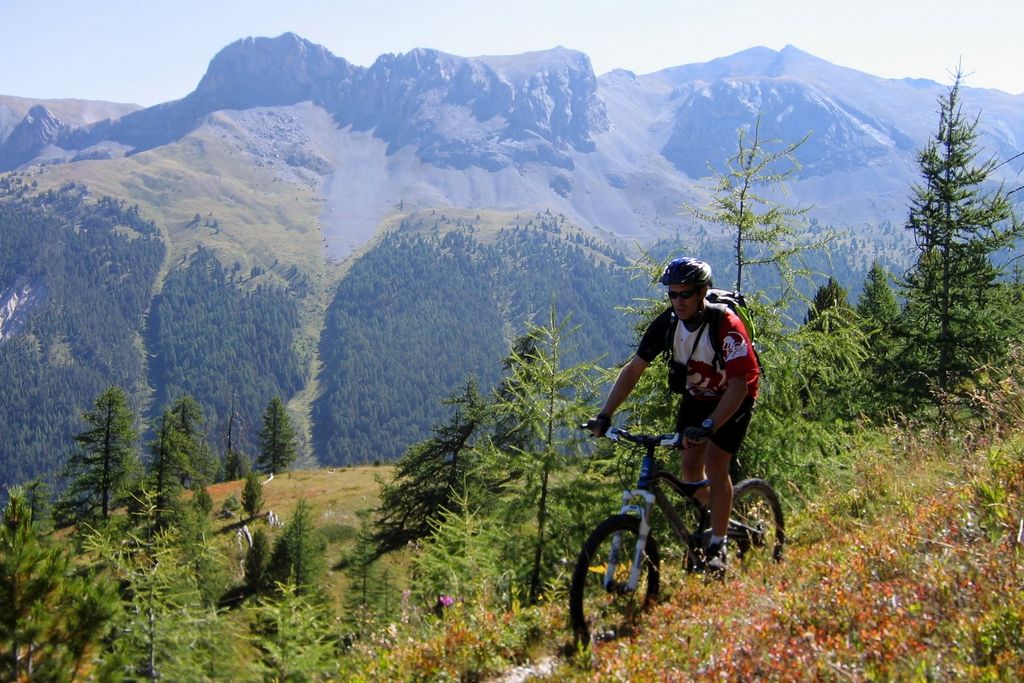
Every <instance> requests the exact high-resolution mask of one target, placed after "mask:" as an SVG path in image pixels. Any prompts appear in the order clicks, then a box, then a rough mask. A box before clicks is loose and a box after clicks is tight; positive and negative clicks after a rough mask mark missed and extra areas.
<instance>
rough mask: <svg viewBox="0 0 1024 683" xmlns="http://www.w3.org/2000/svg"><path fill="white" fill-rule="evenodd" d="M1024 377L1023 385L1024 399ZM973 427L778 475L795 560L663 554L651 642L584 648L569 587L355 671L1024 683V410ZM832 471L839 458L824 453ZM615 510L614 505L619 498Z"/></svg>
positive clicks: (416, 633)
mask: <svg viewBox="0 0 1024 683" xmlns="http://www.w3.org/2000/svg"><path fill="white" fill-rule="evenodd" d="M1017 389H1019V387H1013V388H1012V391H1013V392H1016V391H1017ZM1006 397H1007V399H1008V403H1007V404H1006V405H1004V407H1006V406H1008V407H1009V409H1007V410H1004V411H1003V412H1002V413H1001V415H1000V416H999V417H997V418H996V419H994V420H993V421H992V422H991V423H989V424H988V425H986V426H985V427H983V429H982V431H980V432H979V433H977V434H976V435H973V436H965V437H963V438H955V439H951V438H949V437H944V436H942V435H940V434H937V433H934V432H931V431H929V430H927V429H918V428H915V427H913V426H911V425H901V426H893V427H891V428H889V429H887V430H884V431H882V432H877V433H870V434H869V433H863V434H862V435H861V436H860V437H858V438H857V440H856V442H855V443H851V445H850V447H849V450H847V451H846V452H844V453H843V454H842V457H841V458H840V459H839V460H838V461H837V462H832V463H830V464H828V465H827V467H829V469H830V472H829V474H827V475H825V476H824V477H823V479H822V482H821V485H820V487H819V488H818V489H817V490H816V491H814V492H813V493H805V492H802V491H800V490H799V489H798V488H796V487H795V486H787V484H786V482H779V483H778V486H779V488H780V490H781V491H782V494H783V496H784V497H785V499H786V501H787V504H788V508H789V518H788V521H787V526H788V529H789V531H790V543H789V546H788V548H787V551H786V556H785V559H784V560H783V562H782V563H781V564H778V565H774V566H768V567H744V566H742V564H741V563H739V562H736V561H735V560H734V562H733V565H732V566H731V568H730V573H729V576H728V578H727V579H726V581H725V583H723V584H719V583H717V582H706V581H704V580H703V579H702V578H701V577H699V576H692V575H686V574H684V572H683V571H682V568H681V565H676V566H674V567H673V566H672V565H671V564H669V563H668V562H664V564H663V575H662V585H663V586H665V587H666V589H665V591H664V594H663V599H662V600H661V601H660V602H659V603H658V604H657V605H655V606H653V607H652V608H650V609H649V610H648V611H647V612H645V613H644V614H643V615H641V616H640V618H639V620H638V630H637V632H636V634H635V636H634V637H632V638H629V639H625V638H624V639H620V640H616V641H611V642H604V643H600V644H598V645H597V646H596V647H594V648H593V650H592V651H590V652H585V653H584V652H576V651H573V650H572V648H571V646H570V643H571V636H570V634H569V632H568V629H567V624H566V622H567V615H566V607H565V596H564V591H562V590H559V589H557V587H556V588H555V590H553V592H552V593H551V594H550V596H549V598H548V600H547V601H546V602H545V603H544V604H542V605H540V606H537V607H530V608H527V607H517V608H515V609H513V610H512V611H510V612H507V613H503V614H494V613H490V612H483V611H478V610H475V609H474V608H473V607H472V606H470V605H460V604H458V603H456V604H455V605H453V606H452V607H451V608H449V609H448V611H447V612H446V614H445V616H444V619H443V620H441V621H434V622H433V623H431V624H426V625H424V624H422V623H421V624H420V625H419V626H418V627H413V626H410V625H402V626H401V627H399V628H398V629H397V630H395V631H394V632H392V633H391V635H390V636H389V638H388V640H387V643H386V645H387V647H381V646H380V645H379V644H369V643H368V644H359V645H357V646H356V648H355V649H354V662H353V666H352V668H351V669H350V670H349V673H350V674H351V675H352V676H353V680H365V681H373V680H392V679H394V680H400V679H401V680H408V679H410V678H413V677H415V678H417V679H419V680H452V679H459V680H492V681H523V680H559V681H562V680H580V681H584V680H624V679H628V680H651V681H654V680H658V681H662V680H679V681H684V680H778V681H788V680H858V681H859V680H1005V681H1009V680H1020V678H1021V676H1024V566H1022V565H1024V538H1022V536H1021V534H1022V525H1024V432H1022V431H1021V428H1020V427H1021V424H1022V420H1024V402H1022V400H1021V397H1020V394H1019V393H1008V394H1007V395H1006ZM823 466H826V465H825V464H824V463H823ZM609 502H610V503H611V502H612V501H609Z"/></svg>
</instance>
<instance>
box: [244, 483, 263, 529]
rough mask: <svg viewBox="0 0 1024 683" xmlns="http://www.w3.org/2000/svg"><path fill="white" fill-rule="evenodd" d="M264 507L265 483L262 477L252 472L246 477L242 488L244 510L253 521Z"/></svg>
mask: <svg viewBox="0 0 1024 683" xmlns="http://www.w3.org/2000/svg"><path fill="white" fill-rule="evenodd" d="M262 507H263V482H262V481H261V480H260V475H258V474H257V473H256V472H250V473H249V474H247V475H246V477H245V484H244V485H243V486H242V509H243V510H245V514H247V515H249V519H252V518H253V517H255V516H256V515H258V514H259V513H260V509H261V508H262Z"/></svg>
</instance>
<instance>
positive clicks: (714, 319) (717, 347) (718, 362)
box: [704, 301, 728, 368]
mask: <svg viewBox="0 0 1024 683" xmlns="http://www.w3.org/2000/svg"><path fill="white" fill-rule="evenodd" d="M727 308H728V306H727V305H726V304H713V303H711V302H710V301H709V302H707V303H706V304H705V305H704V310H705V313H704V317H705V320H704V324H705V325H707V327H708V339H709V340H710V341H711V348H712V349H713V350H714V352H715V363H714V364H715V367H716V368H724V367H725V356H723V355H722V318H723V317H724V316H725V311H726V309H727Z"/></svg>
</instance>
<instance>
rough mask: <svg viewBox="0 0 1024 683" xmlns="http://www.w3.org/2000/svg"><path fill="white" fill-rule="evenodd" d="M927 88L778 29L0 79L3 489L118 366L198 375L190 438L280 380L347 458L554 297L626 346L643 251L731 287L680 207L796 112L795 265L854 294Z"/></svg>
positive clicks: (136, 395)
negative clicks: (161, 79) (601, 44)
mask: <svg viewBox="0 0 1024 683" xmlns="http://www.w3.org/2000/svg"><path fill="white" fill-rule="evenodd" d="M946 92H947V86H944V85H941V84H938V83H934V82H930V81H915V80H886V79H881V78H876V77H874V76H870V75H867V74H864V73H859V72H857V71H853V70H850V69H846V68H843V67H839V66H835V65H832V64H829V63H827V62H825V61H822V60H820V59H817V58H815V57H813V56H811V55H808V54H806V53H803V52H801V51H800V50H797V49H796V48H792V47H787V48H785V49H783V50H781V51H778V52H776V51H773V50H767V49H764V48H753V49H750V50H747V51H744V52H741V53H739V54H736V55H732V56H729V57H723V58H721V59H717V60H714V61H711V62H708V63H706V64H694V65H688V66H680V67H676V68H672V69H666V70H664V71H660V72H657V73H653V74H647V75H637V74H633V73H630V72H627V71H622V70H618V71H613V72H610V73H608V74H604V75H602V76H600V77H598V76H596V75H595V74H594V72H593V69H592V67H591V64H590V60H589V59H588V57H587V56H586V55H584V54H582V53H580V52H576V51H573V50H568V49H564V48H560V47H559V48H555V49H553V50H549V51H544V52H536V53H529V54H523V55H515V56H507V57H475V58H465V57H457V56H454V55H449V54H444V53H442V52H437V51H434V50H413V51H412V52H409V53H407V54H402V55H384V56H382V57H380V58H379V59H378V60H377V61H376V62H375V63H374V64H373V65H372V66H370V67H369V68H365V67H360V66H355V65H352V64H350V63H349V62H347V61H346V60H345V59H343V58H341V57H336V56H334V55H332V54H331V53H330V52H328V51H327V50H326V49H324V48H323V47H320V46H317V45H314V44H312V43H310V42H308V41H306V40H303V39H302V38H299V37H298V36H295V35H292V34H285V35H282V36H279V37H277V38H272V39H271V38H255V39H254V38H248V39H245V40H241V41H238V42H236V43H234V44H232V45H229V46H228V47H226V48H224V49H223V50H222V51H221V52H220V53H218V54H217V55H216V56H215V57H214V59H213V60H212V61H211V63H210V66H209V69H208V71H207V73H206V75H205V76H204V77H203V79H202V80H201V81H200V83H199V84H198V85H197V87H196V89H195V91H194V92H192V93H191V94H189V95H188V96H186V97H184V98H182V99H180V100H176V101H173V102H167V103H164V104H160V105H157V106H154V107H149V108H139V107H137V106H134V105H124V104H112V103H106V102H86V101H80V100H52V101H38V100H31V99H26V98H20V97H15V96H0V349H2V353H0V386H2V387H5V388H10V390H9V391H0V424H4V425H7V426H8V427H9V428H8V432H10V434H9V436H10V437H11V438H9V439H8V440H7V441H5V442H4V443H3V444H0V489H2V488H3V485H4V484H7V483H10V482H11V481H24V480H27V479H29V478H31V477H33V476H36V475H43V476H48V477H52V476H53V475H54V474H55V473H56V472H57V471H59V467H60V466H61V464H62V463H63V459H64V457H65V456H66V454H67V453H68V452H69V450H70V448H71V447H72V444H71V442H70V435H71V434H73V433H74V430H75V429H76V425H78V424H79V423H78V421H77V420H78V417H79V416H80V415H81V414H82V411H83V410H85V409H87V408H88V406H89V405H90V404H91V402H92V401H93V399H94V398H95V397H96V396H97V395H98V394H99V393H100V392H101V391H102V390H103V389H105V388H106V387H107V386H109V384H110V383H117V384H119V385H120V386H123V387H125V388H126V389H127V390H128V391H129V393H130V394H131V396H132V401H133V405H136V406H138V407H139V408H140V410H142V411H143V412H144V417H147V418H152V417H153V416H154V415H158V414H159V411H160V410H162V409H163V407H165V405H166V404H167V403H168V402H172V401H174V400H175V399H176V398H179V397H181V396H183V395H190V396H193V397H194V398H196V399H197V400H198V401H199V402H200V404H201V405H202V407H203V409H204V411H205V414H206V415H207V416H208V419H209V422H208V424H207V427H208V432H209V436H210V439H211V441H216V442H218V443H223V441H222V438H223V435H224V434H225V433H226V430H227V426H228V425H242V427H241V429H242V433H241V436H240V439H241V440H240V441H238V440H236V442H235V443H236V444H237V443H241V444H242V446H241V447H242V448H244V449H246V450H248V452H250V453H252V452H253V449H254V445H253V444H254V443H255V435H256V433H257V432H258V425H259V424H260V420H261V411H262V409H263V407H264V406H265V405H266V404H267V402H268V401H269V400H270V399H271V398H272V397H273V396H274V395H281V397H282V398H283V399H284V400H286V401H287V403H288V408H289V410H290V411H291V413H292V414H293V415H295V416H296V418H297V420H298V423H299V427H300V431H301V432H302V435H303V436H302V452H303V454H304V461H305V462H306V463H311V462H320V463H321V464H350V463H358V462H372V461H373V460H375V459H384V460H388V459H393V458H395V457H397V456H398V455H400V454H401V453H402V452H403V451H404V449H405V448H407V447H408V446H409V445H411V444H412V443H415V442H416V441H419V440H420V439H422V438H424V437H426V436H427V435H429V434H430V429H431V427H432V426H433V425H436V424H438V422H439V421H440V420H443V419H445V418H446V416H447V411H448V410H449V407H448V406H446V405H444V404H443V403H442V399H444V397H446V396H450V395H452V394H453V393H459V392H460V391H461V387H462V386H463V383H464V382H465V381H466V380H467V378H469V377H475V378H477V379H479V380H480V382H481V386H482V387H484V388H486V387H488V386H493V383H494V382H496V381H497V380H498V377H499V376H500V373H501V371H502V370H501V369H502V360H503V358H504V357H505V355H506V354H507V351H508V348H509V344H510V342H511V341H512V340H513V339H515V338H516V337H517V336H518V335H520V334H522V332H523V331H524V329H526V327H527V325H528V324H529V323H538V324H544V323H546V322H547V321H548V320H549V318H548V316H549V314H550V312H551V309H552V307H553V306H555V307H557V312H558V314H559V315H560V316H571V317H572V321H573V324H574V325H579V328H580V331H579V333H578V335H577V341H578V342H579V346H578V348H577V350H576V353H577V354H578V355H577V356H576V357H578V358H580V359H590V358H602V359H603V360H601V363H602V364H604V365H613V364H615V363H617V362H620V361H621V360H623V359H625V358H628V356H629V354H630V353H632V349H633V330H632V323H633V322H634V321H633V320H631V319H630V318H629V316H625V315H621V314H620V313H619V311H620V310H621V308H623V307H629V306H632V305H634V304H635V302H636V301H637V299H638V298H642V297H644V296H647V295H650V294H651V290H650V289H649V288H648V286H647V284H648V283H646V282H644V281H642V280H638V279H636V278H635V277H634V272H633V271H632V270H631V269H630V267H629V266H630V265H631V264H632V263H633V261H634V259H635V256H636V248H637V246H638V245H639V246H640V247H643V248H644V249H645V250H648V252H649V253H650V254H652V255H653V257H654V258H656V259H660V258H663V257H664V256H665V255H666V254H667V253H669V252H673V251H678V250H679V249H681V248H685V249H687V250H692V252H693V253H699V254H700V255H701V256H703V257H705V258H707V259H708V260H709V261H711V262H712V263H713V264H714V265H715V268H716V282H721V283H723V284H728V280H729V265H730V261H731V256H730V254H731V252H730V251H729V245H728V244H727V243H726V242H725V240H723V239H721V238H722V233H721V231H720V229H718V228H716V227H715V226H708V225H702V224H700V223H699V222H698V221H697V219H695V218H694V217H693V215H692V214H691V213H689V212H688V211H687V210H686V207H687V206H690V207H696V208H703V207H706V206H707V202H708V199H709V196H710V186H711V181H710V178H709V176H708V174H709V173H710V172H711V171H713V170H720V169H722V168H723V166H724V163H725V161H726V159H728V158H729V157H730V156H732V155H733V154H734V153H735V151H736V148H737V137H738V131H739V130H740V129H741V128H743V127H751V126H753V125H754V123H755V122H756V121H757V120H758V118H759V119H760V135H761V137H762V140H769V141H771V140H777V141H778V142H768V143H766V144H767V145H768V146H769V147H772V148H774V146H775V145H784V144H788V143H793V142H796V141H798V140H801V139H802V138H804V136H806V135H807V134H808V133H810V137H809V138H808V139H807V141H806V142H805V143H804V144H803V145H802V146H801V147H800V149H799V150H798V151H797V154H796V156H797V158H798V159H799V161H800V162H801V164H802V169H801V170H800V171H799V172H798V173H797V174H795V175H794V176H793V178H792V181H791V182H790V183H789V185H788V190H789V194H788V196H786V197H781V196H780V197H779V199H780V200H781V201H783V202H784V203H785V204H786V205H787V206H790V207H795V206H801V207H812V208H810V210H809V212H808V216H809V218H810V220H809V221H808V230H811V231H813V230H817V229H819V227H820V226H822V225H831V226H833V227H834V228H835V229H837V231H839V232H845V234H844V235H843V236H842V237H841V239H840V240H838V241H837V243H836V244H835V245H834V249H833V250H832V252H831V253H830V254H829V255H828V256H827V257H826V256H825V255H823V254H815V255H813V256H814V259H815V260H813V262H810V266H811V267H813V268H815V269H816V270H817V271H819V272H820V273H821V274H822V277H825V276H834V277H835V278H836V279H837V280H839V281H840V282H841V283H842V284H843V285H844V286H845V287H847V288H848V289H849V290H850V291H851V292H855V291H856V290H857V288H859V287H860V285H861V284H862V282H863V278H864V274H865V273H866V271H867V269H868V268H869V267H870V265H871V263H872V262H873V261H875V260H878V261H879V262H881V263H882V264H883V265H885V266H887V267H890V268H891V269H892V270H893V272H899V269H900V268H901V267H902V266H903V265H905V264H906V262H907V258H908V254H910V253H911V252H910V250H909V249H908V248H907V247H908V244H909V237H908V235H907V234H906V231H905V230H903V229H902V225H903V223H904V221H905V220H906V213H907V204H908V201H909V199H908V198H909V196H910V189H911V186H912V184H913V183H914V182H915V181H916V179H917V163H916V154H917V150H918V149H921V148H922V147H923V146H924V144H925V143H926V141H927V140H928V137H929V136H930V135H932V134H933V133H934V131H935V130H936V129H937V127H938V113H937V112H938V105H937V100H938V98H939V97H940V96H942V95H944V94H945V93H946ZM963 101H964V106H965V109H966V110H967V111H968V113H970V114H975V113H979V114H980V117H981V118H980V129H981V131H982V132H983V135H982V138H981V141H982V143H983V144H984V145H985V151H984V152H983V155H989V154H994V155H995V156H997V157H999V158H1001V159H1010V158H1011V157H1012V156H1013V155H1014V154H1016V153H1017V152H1019V151H1020V150H1021V147H1022V141H1024V96H1011V95H1007V94H1005V93H1002V92H997V91H992V90H979V89H972V88H965V89H964V90H963ZM1021 166H1022V162H1021V161H1020V160H1015V161H1013V162H1011V163H1010V164H1007V165H1005V166H1003V167H1002V169H1001V170H1000V172H1001V173H1002V174H1003V178H1004V179H1006V180H1007V181H1008V182H1009V183H1015V184H1019V183H1020V178H1019V177H1018V175H1017V174H1018V172H1019V169H1020V168H1021ZM2 171H6V172H2ZM1015 196H1024V192H1021V193H1017V195H1015ZM752 280H756V277H753V276H752ZM496 281H497V282H498V285H497V286H496V285H495V282H496ZM746 284H749V285H752V286H753V287H754V288H757V287H758V286H760V285H762V284H763V283H758V282H756V281H755V282H747V281H745V285H746ZM236 414H237V416H238V420H237V421H234V420H233V419H232V418H233V416H235V415H236ZM12 425H13V426H16V429H15V428H13V427H10V426H12ZM396 435H400V436H397V437H396Z"/></svg>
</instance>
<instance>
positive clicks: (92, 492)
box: [56, 387, 142, 522]
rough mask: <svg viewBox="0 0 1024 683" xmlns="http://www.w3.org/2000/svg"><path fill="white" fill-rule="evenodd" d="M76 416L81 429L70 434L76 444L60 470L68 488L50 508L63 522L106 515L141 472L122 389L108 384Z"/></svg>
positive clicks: (120, 502)
mask: <svg viewBox="0 0 1024 683" xmlns="http://www.w3.org/2000/svg"><path fill="white" fill-rule="evenodd" d="M82 417H83V419H84V421H85V423H86V429H85V430H84V431H82V432H80V433H78V434H76V435H75V437H74V440H75V444H76V447H77V448H76V450H75V452H74V453H72V454H71V457H70V458H69V459H68V462H67V465H66V467H65V469H64V477H65V478H66V479H67V480H68V486H67V489H66V490H65V492H64V494H63V495H62V497H61V500H60V501H59V503H58V505H57V510H56V514H57V517H58V519H60V520H62V521H65V522H67V521H72V520H74V521H78V520H82V519H96V518H101V519H109V517H110V513H111V512H113V511H114V510H115V509H117V508H118V507H120V506H121V505H123V504H124V496H125V494H126V493H127V491H128V489H129V488H130V486H131V484H132V483H133V482H134V481H135V480H136V478H137V477H138V476H139V475H140V474H141V471H142V465H141V462H140V460H139V454H138V440H139V435H138V431H137V430H136V428H135V423H136V416H135V414H134V413H133V412H132V410H131V408H130V407H129V406H128V397H127V395H126V394H125V393H124V391H123V390H121V389H120V388H118V387H110V388H108V389H107V390H106V391H104V392H103V393H102V394H100V395H99V397H97V398H96V402H95V403H94V405H93V408H92V410H88V411H86V412H85V414H84V415H83V416H82Z"/></svg>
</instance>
